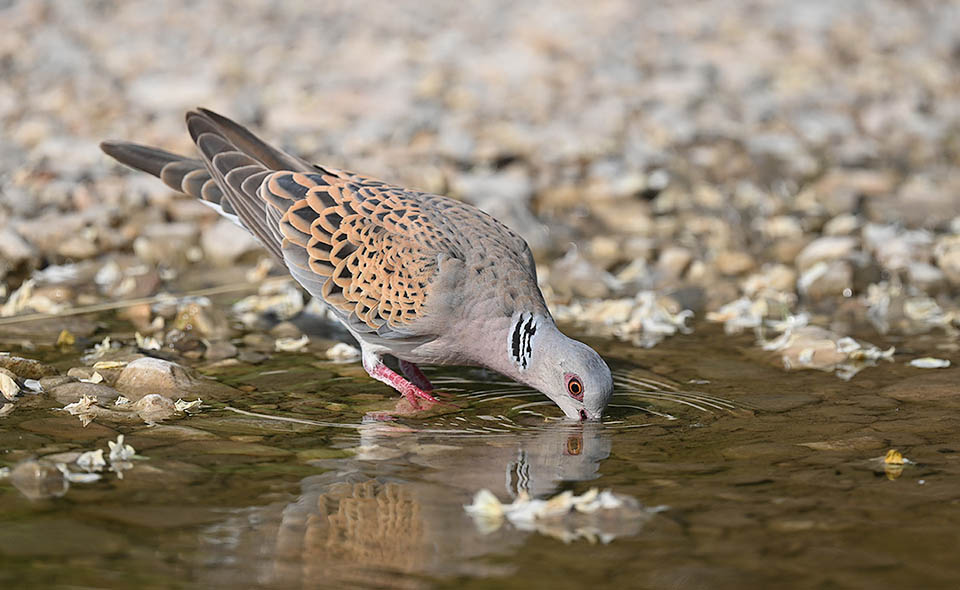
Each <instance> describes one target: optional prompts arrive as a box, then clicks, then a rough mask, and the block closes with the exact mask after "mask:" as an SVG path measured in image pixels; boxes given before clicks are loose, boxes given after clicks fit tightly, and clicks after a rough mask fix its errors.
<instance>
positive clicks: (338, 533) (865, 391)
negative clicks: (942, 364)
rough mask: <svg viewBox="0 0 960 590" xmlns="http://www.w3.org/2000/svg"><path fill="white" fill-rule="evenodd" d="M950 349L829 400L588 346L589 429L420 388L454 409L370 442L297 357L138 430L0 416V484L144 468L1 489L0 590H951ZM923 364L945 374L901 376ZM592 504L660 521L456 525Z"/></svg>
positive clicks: (775, 370) (470, 373) (350, 385)
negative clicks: (124, 451)
mask: <svg viewBox="0 0 960 590" xmlns="http://www.w3.org/2000/svg"><path fill="white" fill-rule="evenodd" d="M943 343H944V339H943V338H942V337H940V338H923V337H921V338H914V339H912V340H909V341H895V342H888V344H895V345H896V346H897V350H898V354H897V355H896V356H895V357H894V360H893V362H882V363H880V364H879V365H878V366H876V367H871V368H868V369H865V370H864V371H862V372H861V373H859V374H858V375H856V376H855V377H854V378H853V379H852V380H850V381H842V380H840V379H838V378H837V377H836V376H835V375H833V374H831V373H826V372H819V371H792V372H786V371H785V370H783V369H782V367H781V366H780V365H779V361H778V360H777V359H776V358H775V357H772V356H769V355H768V354H767V353H762V351H760V350H759V349H758V348H757V347H756V346H754V345H753V340H752V338H751V337H749V336H725V335H723V334H722V333H721V331H720V330H718V329H717V328H715V327H713V326H706V325H704V326H698V327H697V330H696V331H695V333H693V334H691V335H686V336H679V337H675V338H671V339H668V340H667V341H665V342H663V343H662V344H660V345H658V346H657V347H656V348H654V349H650V350H640V349H637V348H634V347H632V346H629V345H625V344H621V343H617V342H612V341H611V342H602V341H601V342H598V341H593V342H591V344H594V345H597V346H598V348H599V349H601V350H602V351H603V353H604V355H605V356H606V357H607V358H608V359H609V360H610V362H611V365H612V367H613V368H614V372H615V374H616V375H617V382H618V393H617V396H616V398H615V400H614V402H613V405H612V406H611V408H610V411H609V416H608V417H607V419H606V420H605V422H604V423H603V424H586V425H580V424H570V423H565V422H563V421H561V420H558V419H555V417H557V416H559V415H560V414H559V411H558V410H556V409H555V408H553V407H551V406H550V405H549V404H547V403H542V402H543V400H544V399H545V398H541V397H539V396H537V395H535V394H533V393H532V392H530V391H529V390H527V389H525V388H523V387H520V386H517V385H515V384H512V383H508V382H505V381H504V380H503V379H502V378H500V377H498V376H496V375H493V374H490V373H486V372H484V371H479V370H472V369H449V368H444V369H436V370H432V371H430V372H429V377H430V378H431V379H433V380H434V382H435V384H436V385H437V386H438V387H439V388H441V390H442V391H444V392H446V393H448V394H449V396H448V397H447V398H446V399H448V400H449V402H450V405H443V406H437V407H434V408H433V409H431V410H430V411H429V412H427V413H425V414H422V415H416V416H401V417H397V418H396V419H393V420H384V412H389V411H390V410H391V408H393V406H394V401H395V396H394V394H393V393H391V392H390V391H388V390H386V389H385V387H383V386H381V385H380V384H377V383H375V382H373V381H372V380H370V379H368V378H367V377H365V375H364V374H363V372H362V369H361V368H360V367H359V365H357V364H337V363H333V362H328V361H324V360H321V359H319V358H318V357H316V356H313V355H310V354H296V353H291V354H277V355H274V356H273V357H272V358H270V359H269V360H267V361H265V362H263V363H261V364H258V365H256V366H253V365H243V364H239V365H233V366H228V367H220V368H216V367H212V368H211V367H206V368H205V367H203V366H200V367H199V368H200V369H201V370H202V371H203V372H204V373H206V374H207V375H209V376H212V377H214V378H216V379H217V380H218V381H221V382H223V383H227V384H229V385H232V386H234V387H239V386H244V387H245V388H246V389H249V390H251V391H248V392H246V393H244V395H243V396H231V397H222V398H216V397H214V398H208V399H204V405H203V407H202V408H201V409H200V411H199V412H198V413H196V414H193V415H189V416H187V417H183V418H180V419H177V420H170V421H166V422H163V423H161V424H159V425H156V426H146V425H142V424H125V425H123V424H121V425H118V424H106V423H99V422H98V421H94V422H93V423H91V424H90V425H88V426H87V427H85V428H84V427H82V426H81V425H80V423H79V421H78V420H77V418H76V417H74V416H70V415H68V414H66V413H64V412H61V411H58V410H55V409H54V408H56V407H59V406H58V405H57V404H56V403H54V402H51V403H47V404H43V403H36V404H34V405H33V406H29V407H23V408H18V409H17V411H16V412H14V413H11V414H10V415H8V416H6V417H4V418H2V419H0V446H2V448H3V454H2V455H0V466H7V467H14V466H16V465H17V464H18V463H19V462H21V461H23V460H25V459H28V458H30V457H48V456H57V455H58V454H60V456H64V455H63V454H65V453H66V454H69V453H71V452H73V453H76V452H79V451H84V450H90V449H95V448H107V442H108V441H113V440H115V439H116V438H117V435H118V434H123V435H125V440H126V442H127V443H129V444H131V445H132V446H133V447H135V448H136V452H137V454H138V455H140V456H141V457H142V459H136V460H134V461H132V467H130V468H129V469H126V470H125V471H124V472H123V477H122V479H121V478H119V477H117V476H116V475H115V474H109V477H104V478H102V479H101V480H100V481H97V482H93V483H73V484H70V485H69V486H68V489H59V488H58V489H53V490H51V489H49V488H44V487H43V486H42V485H39V484H38V485H33V486H29V485H24V484H23V482H22V481H20V482H18V483H19V485H15V482H13V481H12V479H11V478H9V477H8V478H6V479H3V480H0V585H2V586H3V587H7V588H14V587H52V588H66V587H84V588H125V587H130V588H133V587H137V588H235V587H251V586H259V587H269V588H326V587H331V588H344V587H353V588H366V587H370V588H394V587H396V588H445V587H451V588H452V587H457V588H540V587H544V588H573V587H591V586H593V587H620V588H744V587H776V588H876V587H913V588H920V587H922V588H936V587H944V588H950V587H956V584H957V581H958V580H960V562H958V561H957V559H956V548H957V546H958V543H960V516H958V514H960V510H958V509H960V435H958V432H960V419H958V417H957V410H958V407H960V369H958V368H956V367H957V364H958V361H960V358H958V356H957V352H956V351H955V350H950V349H947V350H945V349H944V347H943ZM901 351H902V353H901ZM926 354H930V355H934V356H938V357H942V358H948V359H950V360H952V361H953V366H952V367H951V368H947V369H937V370H923V369H916V368H912V367H909V366H907V364H906V361H907V360H908V359H909V358H913V357H916V356H923V355H926ZM890 449H896V450H898V451H900V452H901V453H902V454H903V456H904V457H906V458H907V459H908V460H909V462H908V463H907V464H906V465H903V466H902V467H899V468H897V467H896V466H891V465H889V464H885V463H884V461H883V458H884V456H885V455H886V454H887V452H888V451H889V450H890ZM35 483H36V482H35ZM593 487H597V488H601V489H611V490H612V491H614V492H615V493H617V494H622V495H628V496H632V497H634V498H636V499H637V500H638V501H639V502H640V503H642V504H643V505H645V506H657V507H659V508H658V509H657V510H656V511H649V512H644V513H643V515H642V516H640V515H638V514H631V515H618V514H617V513H616V512H615V511H614V512H611V513H610V514H608V515H572V516H570V517H569V518H568V517H562V518H557V519H553V520H550V521H549V522H539V521H537V522H530V523H525V524H519V525H518V524H517V523H513V522H510V521H507V520H499V521H496V520H494V521H492V522H485V523H482V522H478V521H475V520H474V519H472V518H471V517H470V516H469V515H468V514H467V513H466V512H465V511H464V509H463V506H464V505H465V504H469V503H470V502H471V500H472V498H473V496H474V494H475V493H476V492H477V491H479V490H481V489H488V490H490V491H491V492H493V494H495V495H496V496H497V497H498V498H499V499H500V500H501V501H503V502H510V501H512V500H513V499H515V498H516V497H517V496H518V495H519V494H522V493H523V491H524V490H525V491H526V492H527V493H528V494H529V495H530V496H532V497H535V498H550V497H553V496H555V495H556V494H558V493H560V492H563V491H565V490H572V491H574V492H576V493H578V494H579V493H583V492H586V491H587V490H588V489H590V488H593Z"/></svg>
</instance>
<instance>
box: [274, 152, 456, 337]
mask: <svg viewBox="0 0 960 590" xmlns="http://www.w3.org/2000/svg"><path fill="white" fill-rule="evenodd" d="M324 172H330V173H317V174H312V173H306V174H303V173H294V172H288V171H280V172H274V173H273V174H271V175H270V176H269V177H268V178H267V180H266V181H265V182H263V184H261V188H260V196H261V198H263V200H264V201H265V202H266V203H267V204H268V205H269V206H272V208H273V209H274V214H281V215H280V218H279V227H280V232H281V233H282V235H283V242H282V245H281V250H282V252H283V255H284V259H285V260H286V262H287V264H288V265H289V267H290V270H291V272H292V273H293V274H294V276H295V277H296V278H297V279H298V280H300V282H301V283H303V284H304V286H305V287H307V289H308V290H311V291H312V292H314V294H316V295H319V296H321V297H322V298H323V299H324V300H325V301H326V302H327V303H328V304H329V305H331V306H333V307H334V308H335V310H337V311H339V312H341V313H343V314H344V315H347V316H351V315H352V316H354V317H356V319H357V320H359V321H360V322H362V323H363V324H365V325H366V326H367V328H369V329H370V330H378V329H380V328H381V327H382V326H383V325H384V324H387V325H388V326H389V327H392V328H402V327H403V326H405V325H409V324H410V323H412V322H414V321H416V320H417V319H418V318H420V317H422V315H423V312H424V309H423V308H424V303H425V301H426V298H427V294H428V290H429V286H430V283H431V281H432V280H433V276H434V274H435V273H436V270H437V256H438V254H440V253H441V252H445V253H447V254H450V255H455V253H456V251H457V249H456V246H455V245H454V244H453V243H451V241H450V240H447V239H444V236H443V235H442V234H441V233H440V232H438V231H436V230H435V229H433V228H431V227H430V226H429V224H427V223H425V221H426V216H425V212H424V211H423V210H422V206H421V203H419V201H418V199H417V197H416V195H415V194H414V193H408V192H406V191H403V190H402V189H397V188H394V187H388V186H386V185H384V184H383V183H381V182H379V181H375V180H371V179H366V178H363V177H359V176H356V175H349V174H347V173H341V172H338V171H324Z"/></svg>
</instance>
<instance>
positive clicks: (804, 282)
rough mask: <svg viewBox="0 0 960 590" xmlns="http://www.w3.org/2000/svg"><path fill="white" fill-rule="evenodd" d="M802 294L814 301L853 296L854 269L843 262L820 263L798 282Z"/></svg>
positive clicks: (801, 276) (805, 273) (804, 274)
mask: <svg viewBox="0 0 960 590" xmlns="http://www.w3.org/2000/svg"><path fill="white" fill-rule="evenodd" d="M797 289H798V290H799V291H800V293H802V294H804V295H806V296H807V297H810V298H811V299H814V300H819V299H825V298H827V297H838V296H844V297H848V296H850V295H852V294H853V268H851V266H850V264H849V263H847V262H844V261H842V260H834V261H831V262H818V263H816V264H815V265H813V266H812V267H811V268H809V269H808V270H807V271H806V272H804V273H803V274H802V275H800V278H799V279H798V280H797Z"/></svg>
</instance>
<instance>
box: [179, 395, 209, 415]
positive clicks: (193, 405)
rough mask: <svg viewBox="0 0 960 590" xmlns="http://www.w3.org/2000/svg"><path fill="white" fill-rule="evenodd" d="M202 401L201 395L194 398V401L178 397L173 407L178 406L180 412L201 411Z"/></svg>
mask: <svg viewBox="0 0 960 590" xmlns="http://www.w3.org/2000/svg"><path fill="white" fill-rule="evenodd" d="M202 403H203V400H202V399H200V398H199V397H198V398H197V399H195V400H193V401H192V402H188V401H184V400H182V399H178V400H177V401H176V402H175V403H174V404H173V407H174V408H176V410H177V411H178V412H198V411H200V405H201V404H202Z"/></svg>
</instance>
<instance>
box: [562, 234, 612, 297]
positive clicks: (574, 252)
mask: <svg viewBox="0 0 960 590" xmlns="http://www.w3.org/2000/svg"><path fill="white" fill-rule="evenodd" d="M550 277H551V282H550V284H551V286H553V287H554V289H556V290H557V292H559V293H561V294H563V295H567V296H574V297H586V298H591V299H592V298H602V297H607V296H609V295H610V293H611V292H612V291H614V290H616V289H618V288H619V286H620V282H619V281H618V280H617V279H616V277H614V276H613V275H611V274H610V273H608V272H607V271H605V270H603V269H602V268H600V267H599V266H597V265H595V264H593V263H591V262H590V261H589V260H587V259H586V258H584V257H583V256H582V255H581V254H580V251H579V249H577V247H576V246H573V247H571V248H570V249H569V250H567V253H566V254H565V255H564V256H563V258H561V259H560V260H559V261H558V262H557V263H556V264H555V265H554V266H553V268H552V269H551V273H550Z"/></svg>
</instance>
